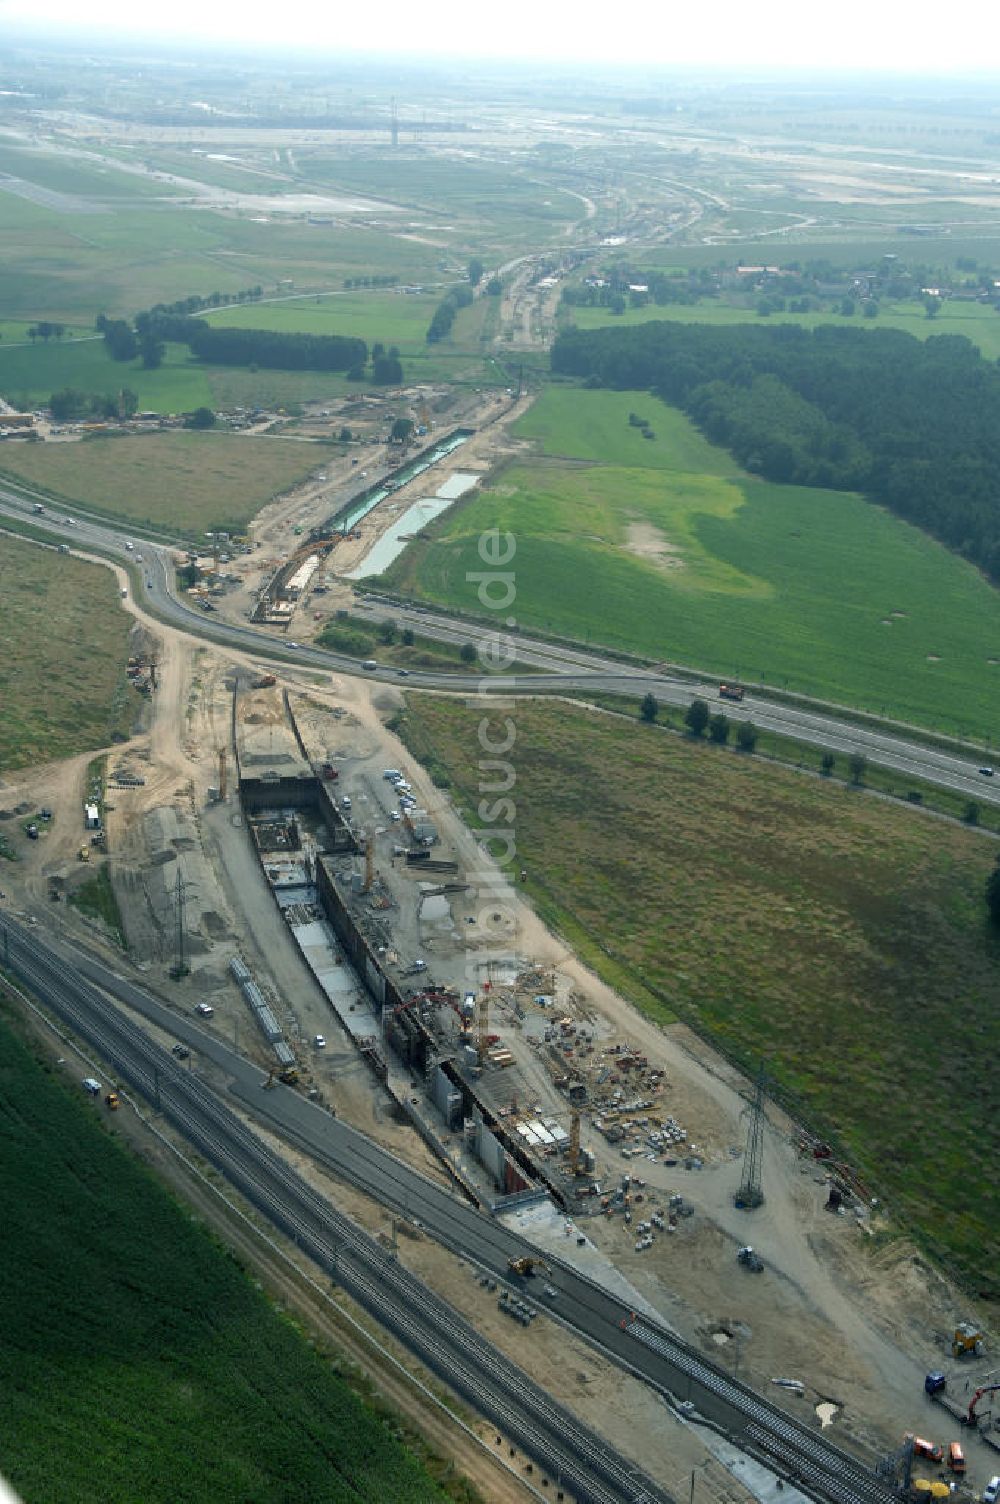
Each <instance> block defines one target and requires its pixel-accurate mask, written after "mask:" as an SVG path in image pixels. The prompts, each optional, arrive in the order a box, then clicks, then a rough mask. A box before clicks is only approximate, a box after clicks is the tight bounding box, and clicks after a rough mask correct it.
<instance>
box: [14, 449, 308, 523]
mask: <svg viewBox="0 0 1000 1504" xmlns="http://www.w3.org/2000/svg"><path fill="white" fill-rule="evenodd" d="M321 463H322V451H321V450H317V449H315V448H314V447H313V446H312V445H309V444H300V443H297V442H296V441H295V440H294V439H282V438H278V437H274V438H271V437H268V436H257V437H251V436H249V435H244V434H234V433H190V432H187V431H184V430H180V431H174V432H170V433H150V434H129V435H121V436H112V437H108V438H102V437H98V438H93V439H87V440H86V441H84V442H81V443H74V444H25V445H13V444H7V445H6V446H5V447H3V448H2V449H0V474H6V475H9V476H11V477H12V478H14V479H17V480H22V481H26V482H27V483H28V484H30V485H32V486H37V487H39V488H40V489H41V490H43V491H46V492H48V494H50V495H52V496H56V497H59V498H61V499H62V500H64V501H66V502H67V503H69V504H71V505H72V504H80V505H82V506H85V507H87V508H88V509H90V510H93V511H95V512H100V513H105V514H107V515H109V516H113V517H122V518H127V519H128V520H129V521H130V522H137V523H142V522H148V523H151V524H153V525H155V526H156V527H159V528H164V527H165V528H168V529H170V530H171V531H172V532H176V533H183V534H188V535H193V534H195V533H198V534H200V533H203V532H205V531H207V530H209V529H216V528H219V529H222V530H224V531H227V532H242V531H243V528H244V527H245V525H246V523H247V522H248V521H249V519H250V518H251V517H253V516H255V514H256V513H257V512H259V511H260V509H261V507H262V506H264V504H265V503H266V502H268V501H270V499H271V497H272V496H275V495H277V494H279V493H280V492H282V491H285V490H287V489H288V487H289V486H291V485H293V484H294V483H295V482H296V481H298V480H301V479H302V478H303V477H304V476H306V475H308V474H310V472H311V471H313V470H315V469H317V467H318V466H319V465H320V464H321Z"/></svg>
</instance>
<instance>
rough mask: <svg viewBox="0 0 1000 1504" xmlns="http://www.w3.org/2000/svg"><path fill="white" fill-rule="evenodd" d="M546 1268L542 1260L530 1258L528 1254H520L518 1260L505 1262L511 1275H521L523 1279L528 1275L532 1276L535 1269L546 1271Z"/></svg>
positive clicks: (511, 1259)
mask: <svg viewBox="0 0 1000 1504" xmlns="http://www.w3.org/2000/svg"><path fill="white" fill-rule="evenodd" d="M548 1267H549V1266H548V1264H547V1263H546V1262H545V1260H544V1259H536V1258H531V1257H530V1256H529V1255H528V1254H522V1256H521V1257H520V1258H519V1259H516V1258H509V1259H508V1260H507V1268H508V1269H509V1270H510V1272H511V1274H521V1275H523V1276H524V1277H525V1279H527V1277H528V1276H529V1275H531V1274H534V1272H535V1270H536V1269H545V1270H546V1271H547V1270H548Z"/></svg>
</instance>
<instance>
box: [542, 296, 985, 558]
mask: <svg viewBox="0 0 1000 1504" xmlns="http://www.w3.org/2000/svg"><path fill="white" fill-rule="evenodd" d="M552 369H553V371H555V372H558V373H560V374H563V375H570V376H578V377H582V378H584V379H585V381H586V384H587V385H589V386H608V387H614V388H616V389H626V390H627V389H649V390H652V391H654V392H655V393H656V394H657V395H658V396H660V397H662V398H663V399H664V400H665V401H666V402H670V403H673V404H675V405H676V406H678V407H680V408H682V409H683V410H684V411H685V412H686V413H687V414H688V415H689V416H690V417H691V418H692V419H693V420H694V421H695V423H696V424H697V425H698V426H699V427H700V428H701V430H702V431H703V432H704V434H705V435H706V437H707V438H709V439H710V440H712V442H713V443H717V444H722V445H724V446H725V447H726V448H728V449H729V450H730V451H731V453H732V454H733V455H734V456H735V458H736V459H737V460H739V462H740V463H741V464H742V465H743V466H744V468H745V469H747V470H749V471H751V472H753V473H756V474H759V475H762V476H764V477H766V478H767V479H768V480H774V481H785V482H791V483H794V484H797V485H807V486H819V487H832V488H836V489H841V490H860V491H863V492H865V493H866V494H867V495H868V496H869V497H870V498H871V499H873V500H875V501H878V502H880V503H882V504H883V505H885V506H887V507H888V508H890V509H891V510H892V511H893V512H895V513H896V514H897V515H898V516H900V517H903V518H905V519H906V520H907V521H908V522H912V523H914V524H915V525H916V526H918V527H921V528H923V529H925V530H926V531H927V532H928V533H930V534H932V535H933V536H934V537H936V538H937V539H939V540H940V541H941V542H942V543H944V544H945V545H946V546H947V547H949V548H951V549H953V550H954V551H955V552H957V553H959V554H962V555H963V556H964V557H965V558H967V559H970V560H971V561H972V562H973V563H974V564H976V565H978V566H979V567H980V568H981V569H982V570H983V571H984V572H985V573H986V574H987V575H989V577H990V578H991V579H992V580H994V581H996V582H1000V369H998V367H997V366H996V365H995V364H993V363H991V362H988V361H986V360H984V359H983V357H982V356H981V354H980V353H979V351H978V350H977V349H976V348H975V346H974V345H972V344H971V343H970V341H969V340H967V339H964V338H963V337H961V336H960V335H937V336H934V337H932V338H930V339H927V340H918V339H916V338H915V337H914V336H913V335H910V334H904V333H902V332H901V331H899V330H892V329H877V330H873V329H863V328H844V327H839V326H831V325H822V326H820V327H818V328H816V329H813V330H807V329H803V328H800V327H799V326H798V325H794V324H781V325H746V326H733V327H729V328H717V327H712V326H709V325H705V324H687V325H682V324H676V323H671V322H651V323H648V324H643V325H639V326H636V327H633V328H612V329H594V330H569V331H567V332H565V333H563V334H561V335H560V336H559V337H558V338H557V340H556V342H555V344H554V345H553V347H552Z"/></svg>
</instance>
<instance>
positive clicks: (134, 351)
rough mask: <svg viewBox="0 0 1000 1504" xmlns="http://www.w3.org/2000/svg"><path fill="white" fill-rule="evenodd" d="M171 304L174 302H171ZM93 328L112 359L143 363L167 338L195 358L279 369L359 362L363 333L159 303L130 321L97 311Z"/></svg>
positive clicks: (154, 362)
mask: <svg viewBox="0 0 1000 1504" xmlns="http://www.w3.org/2000/svg"><path fill="white" fill-rule="evenodd" d="M175 307H176V305H175ZM96 328H97V329H98V331H99V332H100V333H101V334H102V335H103V337H104V343H105V346H106V347H107V350H108V354H109V355H110V356H111V358H112V360H118V361H131V360H135V359H137V358H138V357H140V356H141V357H142V362H143V365H144V366H145V367H146V368H147V369H152V368H155V367H156V366H158V365H159V364H160V362H161V361H162V359H163V353H164V347H165V345H166V344H167V343H168V342H170V343H174V344H182V345H187V347H188V349H189V350H190V351H191V353H192V355H194V356H195V357H196V358H197V359H198V360H203V361H205V362H206V363H207V364H210V365H220V366H261V367H263V368H264V369H266V370H279V371H348V370H351V369H352V368H356V367H358V366H362V367H363V366H364V365H365V363H366V362H367V360H368V346H367V345H366V344H365V342H364V340H363V339H354V338H347V337H346V336H344V335H340V334H288V333H284V332H281V331H279V330H276V329H231V328H227V327H225V326H219V327H217V326H215V325H213V324H208V323H206V322H205V320H204V319H198V318H192V317H190V315H188V314H185V313H182V312H175V311H171V310H170V309H168V308H166V307H164V306H163V305H161V306H160V307H158V308H151V309H147V310H145V311H143V312H142V313H138V314H136V316H135V319H134V320H133V323H132V324H129V323H128V322H127V321H126V320H125V319H109V318H108V317H107V315H106V314H103V313H102V314H99V315H98V318H97V321H96Z"/></svg>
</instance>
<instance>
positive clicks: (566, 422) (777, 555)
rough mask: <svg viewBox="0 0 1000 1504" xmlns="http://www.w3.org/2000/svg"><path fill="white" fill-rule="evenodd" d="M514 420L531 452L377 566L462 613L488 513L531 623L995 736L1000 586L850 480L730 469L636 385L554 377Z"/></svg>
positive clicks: (402, 587)
mask: <svg viewBox="0 0 1000 1504" xmlns="http://www.w3.org/2000/svg"><path fill="white" fill-rule="evenodd" d="M632 411H634V412H635V415H636V417H637V418H640V419H643V420H646V421H648V423H649V425H650V430H651V431H652V432H653V433H654V435H655V437H654V438H653V439H651V440H647V439H644V438H643V436H642V431H641V430H640V429H639V428H637V427H634V426H632V425H630V423H629V414H630V412H632ZM518 431H519V432H520V433H521V434H522V435H523V436H525V437H530V438H535V439H536V440H537V441H538V443H539V445H540V447H541V449H542V451H543V452H542V453H541V454H539V455H538V456H536V457H535V458H534V459H528V460H521V461H518V462H517V463H514V464H512V465H510V466H509V467H507V468H506V469H503V470H502V471H500V472H499V473H495V474H494V476H493V479H492V484H491V485H490V486H489V487H488V488H486V489H485V490H483V491H481V492H477V493H476V494H475V495H474V496H473V497H472V498H471V499H470V500H469V501H467V502H460V503H458V504H457V505H456V506H455V507H453V508H451V509H450V510H449V511H448V512H447V513H446V514H445V515H444V516H443V517H442V518H441V519H440V521H439V522H438V523H436V524H433V525H432V533H433V536H432V538H431V540H430V541H422V540H417V541H415V542H413V543H412V544H410V546H409V547H408V548H407V549H406V551H405V552H404V554H402V555H401V556H400V558H399V559H398V560H397V561H396V562H395V563H394V564H393V565H392V566H391V567H390V569H389V570H388V571H387V574H386V575H385V576H384V577H383V578H384V581H385V583H387V584H388V585H389V586H391V587H392V588H393V589H396V590H399V591H401V592H403V593H407V594H411V595H414V596H416V597H419V598H421V599H425V600H428V601H433V602H436V603H440V604H443V605H446V606H450V607H455V608H458V609H460V610H465V611H469V612H474V611H475V610H476V609H477V605H476V597H475V593H474V588H473V587H472V586H470V585H469V584H468V583H467V579H466V576H467V573H468V572H469V571H475V570H476V569H480V568H481V567H482V566H481V564H480V563H478V562H477V557H478V555H477V548H478V540H479V538H480V536H481V534H482V533H483V531H484V530H485V529H488V528H494V527H499V528H500V529H501V530H504V531H509V532H511V533H513V534H514V536H515V538H516V540H517V541H516V548H517V552H516V557H515V559H514V563H513V568H514V571H515V574H516V588H517V618H518V621H519V623H520V625H521V627H522V628H523V629H525V630H532V629H533V630H541V631H543V632H547V633H552V634H555V635H559V636H565V637H572V638H576V639H579V640H582V641H589V642H593V643H604V644H607V645H608V646H611V647H614V648H618V649H621V650H625V651H629V652H635V653H637V654H641V655H645V656H647V657H649V658H652V659H654V660H657V661H659V660H667V661H673V662H677V663H684V664H693V665H696V666H699V667H703V668H704V669H706V670H707V671H710V672H715V673H718V674H720V675H721V676H723V677H734V678H740V679H744V680H746V681H747V682H750V683H761V684H765V685H771V686H774V687H778V688H782V689H790V690H794V691H798V692H801V693H804V694H808V695H812V696H815V697H817V698H820V699H826V700H832V701H835V702H837V703H839V704H842V705H845V706H849V707H852V708H855V709H864V710H868V711H873V712H875V713H876V714H880V715H887V716H890V717H895V718H898V719H900V720H903V721H908V722H912V723H914V724H918V725H922V726H926V727H929V728H932V729H937V730H943V731H947V732H949V733H951V734H958V735H961V736H964V737H967V738H969V739H971V740H976V741H979V742H981V743H985V742H986V741H987V739H993V740H996V739H997V738H998V737H1000V711H998V697H997V689H998V685H1000V597H998V595H997V592H996V591H995V590H993V589H991V587H990V586H989V585H988V584H987V583H986V581H985V580H984V579H983V578H982V576H981V575H979V574H978V573H977V571H976V570H975V569H974V568H973V567H972V566H971V565H969V564H966V563H964V562H963V561H962V560H960V559H958V558H956V557H955V556H954V555H953V554H950V553H949V552H948V551H947V550H946V549H944V548H943V547H942V546H941V545H939V544H937V543H935V542H933V541H932V540H930V539H929V538H927V537H926V536H925V535H924V534H922V533H920V532H918V531H917V530H916V529H915V528H912V527H910V526H908V525H907V524H905V523H903V522H901V521H899V520H897V519H896V518H894V517H892V516H890V515H889V514H888V513H887V512H885V511H883V510H882V509H881V508H879V507H875V506H872V505H870V504H869V503H867V502H866V501H864V500H863V499H862V498H861V497H859V496H856V495H851V494H847V493H842V492H835V491H823V490H813V489H809V488H806V487H799V486H783V485H776V484H772V483H770V482H765V481H760V480H754V479H751V478H750V477H748V476H744V475H741V474H740V473H739V472H738V471H737V470H736V469H735V467H734V464H733V461H732V460H731V459H730V458H729V456H728V455H727V454H725V453H724V452H723V451H722V450H719V449H717V448H715V447H714V446H712V445H709V444H708V443H707V442H706V441H705V440H704V439H703V438H702V436H701V435H700V434H699V433H698V432H697V430H695V429H694V427H693V426H692V425H691V424H690V423H689V422H688V420H687V419H686V418H685V417H684V416H683V415H682V414H680V413H679V412H677V411H676V410H673V409H670V408H668V407H666V406H665V405H664V404H663V403H661V402H659V401H658V400H657V399H655V398H653V397H651V396H649V395H647V394H643V393H637V392H636V393H629V392H625V393H621V392H605V391H593V392H591V391H582V390H568V389H565V388H549V389H548V390H547V391H546V392H545V393H544V394H543V395H542V397H541V398H540V399H539V401H538V402H537V403H536V404H535V406H534V407H533V408H532V410H531V411H530V412H529V413H528V414H527V415H526V417H525V418H524V419H522V422H521V425H520V427H519V430H518Z"/></svg>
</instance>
